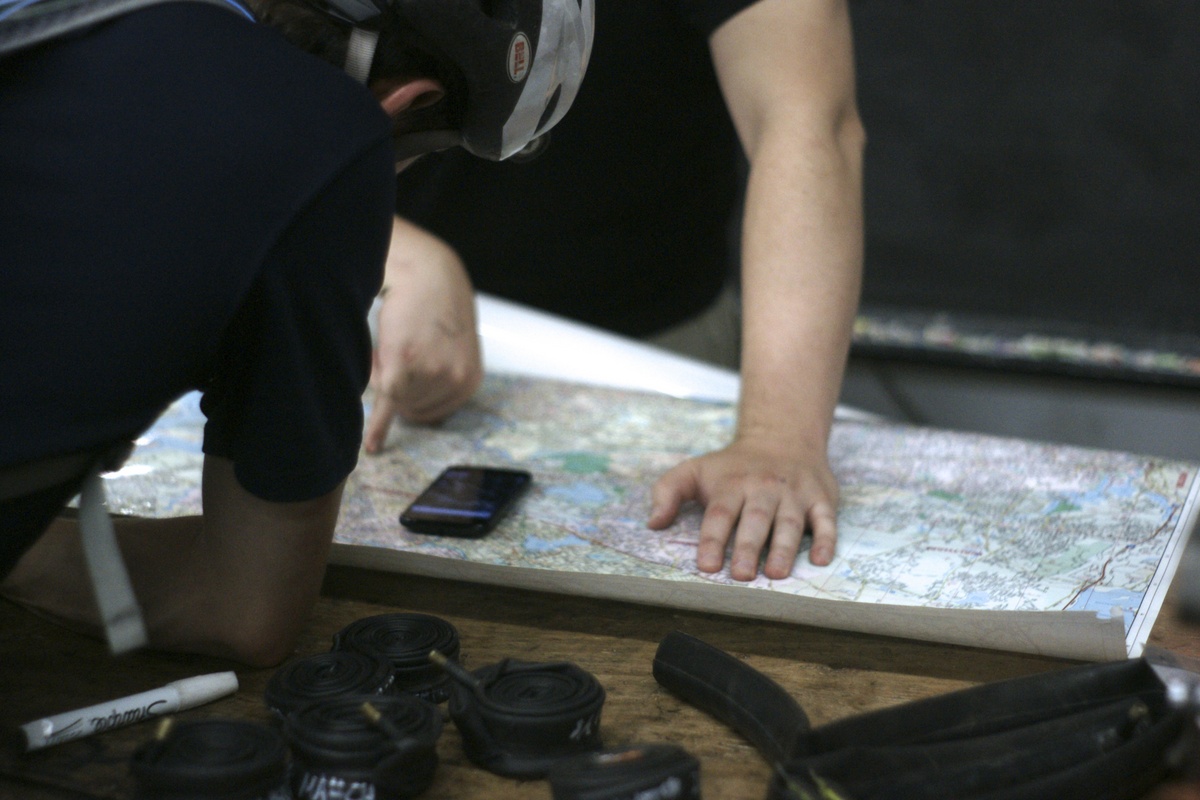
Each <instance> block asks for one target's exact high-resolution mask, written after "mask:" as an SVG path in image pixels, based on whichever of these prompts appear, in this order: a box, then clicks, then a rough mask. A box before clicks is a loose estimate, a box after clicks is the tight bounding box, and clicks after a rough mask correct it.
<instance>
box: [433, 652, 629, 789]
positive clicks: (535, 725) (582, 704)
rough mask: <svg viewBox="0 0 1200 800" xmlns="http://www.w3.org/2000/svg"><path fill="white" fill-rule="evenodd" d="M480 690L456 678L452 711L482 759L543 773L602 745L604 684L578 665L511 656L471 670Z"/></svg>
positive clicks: (523, 774)
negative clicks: (520, 658) (517, 658)
mask: <svg viewBox="0 0 1200 800" xmlns="http://www.w3.org/2000/svg"><path fill="white" fill-rule="evenodd" d="M471 674H472V675H473V676H474V677H475V678H476V679H477V680H478V681H479V688H478V691H475V690H473V689H472V688H470V687H467V686H464V685H462V684H460V683H457V682H456V683H455V684H454V685H453V687H452V688H451V692H450V705H449V710H450V717H451V719H453V720H454V724H455V726H456V727H457V728H458V730H459V732H460V733H461V734H462V738H463V750H464V751H465V752H466V754H467V757H468V758H469V759H470V760H471V761H472V762H473V763H475V764H476V765H478V766H480V767H483V768H484V769H486V770H488V771H489V772H493V773H495V774H497V775H504V776H507V777H514V778H541V777H544V776H545V775H546V773H547V772H548V771H549V769H550V768H551V767H553V766H554V764H555V763H557V762H558V761H559V760H561V759H563V758H566V757H569V756H573V755H578V754H580V753H586V752H590V751H593V750H598V749H600V747H601V741H600V712H601V709H602V707H603V705H604V697H605V695H604V689H603V687H601V686H600V684H599V682H598V681H597V680H596V679H595V677H593V676H592V675H591V674H590V673H588V672H586V671H584V670H582V669H580V668H579V667H577V666H575V665H574V664H570V663H566V662H558V663H531V662H524V661H517V660H515V659H505V660H504V661H501V662H499V663H497V664H493V665H491V666H487V667H483V668H481V669H478V670H475V671H473V672H472V673H471Z"/></svg>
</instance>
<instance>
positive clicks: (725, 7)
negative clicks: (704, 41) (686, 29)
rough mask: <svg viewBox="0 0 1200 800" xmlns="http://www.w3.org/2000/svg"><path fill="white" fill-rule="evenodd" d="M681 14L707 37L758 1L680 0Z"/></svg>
mask: <svg viewBox="0 0 1200 800" xmlns="http://www.w3.org/2000/svg"><path fill="white" fill-rule="evenodd" d="M678 1H679V13H680V15H681V16H683V18H684V19H686V20H687V21H688V22H689V23H691V24H692V25H693V26H695V28H696V29H697V30H699V31H700V32H701V33H703V34H704V35H705V36H711V35H712V32H713V31H715V30H716V29H717V28H719V27H721V25H723V24H724V23H725V22H726V21H727V20H728V19H729V18H730V17H732V16H733V15H734V14H737V13H738V12H739V11H741V10H742V9H744V8H746V7H748V6H752V5H754V3H755V2H757V0H678Z"/></svg>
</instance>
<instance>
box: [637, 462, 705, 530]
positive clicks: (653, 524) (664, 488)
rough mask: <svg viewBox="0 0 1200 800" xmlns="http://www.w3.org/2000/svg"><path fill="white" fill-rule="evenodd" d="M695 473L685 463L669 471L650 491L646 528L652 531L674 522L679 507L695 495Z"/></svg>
mask: <svg viewBox="0 0 1200 800" xmlns="http://www.w3.org/2000/svg"><path fill="white" fill-rule="evenodd" d="M697 488H698V487H697V484H696V473H695V471H694V470H693V469H692V468H691V465H690V464H689V463H687V462H685V463H683V464H679V465H678V466H676V467H674V468H673V469H671V470H669V471H668V472H667V473H666V474H664V475H663V476H662V477H661V478H659V479H658V480H657V481H655V483H654V487H653V488H652V489H651V490H650V518H649V519H648V520H646V526H647V527H649V528H650V529H652V530H660V529H662V528H665V527H667V526H668V525H670V524H671V523H672V522H673V521H674V520H675V515H676V514H678V513H679V507H680V506H681V505H683V503H684V501H685V500H692V499H694V498H695V497H696V493H697Z"/></svg>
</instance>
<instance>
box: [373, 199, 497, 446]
mask: <svg viewBox="0 0 1200 800" xmlns="http://www.w3.org/2000/svg"><path fill="white" fill-rule="evenodd" d="M385 272H386V275H385V278H384V288H383V291H381V293H380V297H381V304H380V307H379V330H378V336H379V339H378V343H377V345H376V348H375V352H374V354H373V357H372V363H371V387H372V388H373V389H374V390H375V398H374V402H373V403H372V406H371V416H370V418H369V419H368V420H367V426H366V431H365V434H364V437H363V446H364V448H365V449H366V451H367V452H368V453H377V452H379V451H380V450H381V449H382V447H383V442H384V440H385V439H386V438H387V432H388V429H389V428H390V427H391V424H392V419H393V418H394V417H395V416H397V415H399V416H400V417H402V418H403V419H405V420H408V421H409V422H417V423H432V422H438V421H440V420H442V419H444V418H445V417H447V416H449V415H450V414H451V413H453V412H454V411H456V410H457V409H458V408H459V407H461V406H462V405H463V404H464V403H465V402H466V401H467V400H468V399H470V397H471V395H472V394H474V392H475V390H476V389H477V388H479V384H480V382H481V381H482V380H483V359H482V356H481V354H480V347H479V337H478V335H477V334H476V329H475V297H474V291H473V289H472V287H471V281H470V278H469V277H468V276H467V271H466V269H465V268H464V267H463V264H462V260H461V259H460V258H459V257H458V254H457V253H455V252H454V250H453V249H451V248H450V246H449V245H447V244H446V243H445V242H443V241H441V240H440V239H438V238H437V237H435V236H433V235H432V234H429V233H427V232H426V231H424V230H421V229H420V228H417V227H416V226H415V225H412V224H411V223H408V222H405V221H404V220H401V219H399V218H397V219H396V223H395V225H394V226H393V229H392V243H391V247H390V249H389V251H388V261H387V267H386V270H385Z"/></svg>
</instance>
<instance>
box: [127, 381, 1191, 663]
mask: <svg viewBox="0 0 1200 800" xmlns="http://www.w3.org/2000/svg"><path fill="white" fill-rule="evenodd" d="M202 423H203V418H202V416H201V415H200V413H199V411H198V408H197V404H196V398H195V396H189V397H188V398H185V399H184V400H182V401H180V402H179V403H177V404H176V405H175V406H173V407H172V408H171V409H170V411H169V412H168V413H167V414H166V415H164V417H163V418H162V419H161V420H160V421H159V422H158V424H156V426H155V427H154V428H152V429H151V431H149V432H148V433H147V435H146V436H145V437H144V438H143V440H142V442H141V446H139V448H138V449H137V450H136V451H135V453H134V455H133V456H132V457H131V459H130V460H129V461H128V462H127V464H126V466H125V467H124V468H123V469H122V470H121V471H119V472H118V473H114V474H113V475H111V476H110V480H109V481H108V484H107V485H108V488H109V494H110V505H111V506H112V507H113V508H114V510H118V511H123V512H126V513H138V514H143V515H157V516H167V515H173V514H182V513H195V512H197V511H198V509H199V492H198V487H199V477H198V476H199V468H200V458H201V456H200V452H199V449H200V444H199V443H200V438H201V428H202ZM733 423H734V412H733V409H732V407H731V406H729V405H726V404H713V403H704V402H697V401H692V400H683V399H678V398H672V397H667V396H663V395H656V394H645V393H640V392H633V391H626V390H619V389H607V388H598V387H585V386H579V385H575V384H569V383H560V382H556V381H549V380H544V379H533V378H521V377H513V376H497V375H490V376H489V377H488V378H487V380H486V381H485V383H484V386H483V388H482V389H481V390H480V392H479V393H478V395H477V396H476V397H475V399H474V400H473V401H472V402H471V403H470V404H469V405H468V406H467V407H466V408H464V409H463V410H462V411H460V412H459V413H457V414H455V415H454V416H453V417H452V418H451V419H450V420H448V421H447V422H446V423H444V424H443V425H441V426H439V427H436V428H424V427H408V426H399V425H398V426H397V427H396V428H395V429H394V430H393V432H392V435H391V437H390V438H389V442H388V449H387V452H386V453H385V454H384V455H381V456H366V455H363V456H362V457H361V458H360V461H359V466H358V469H357V470H356V472H355V473H354V474H353V475H352V476H351V478H350V480H349V482H348V485H347V491H346V493H345V499H344V501H343V507H342V515H341V519H340V522H339V525H338V530H337V534H336V539H335V546H334V553H333V556H332V558H333V560H334V561H335V562H340V563H345V564H352V565H357V566H365V567H370V568H375V569H384V570H392V571H397V572H410V573H416V574H424V575H433V576H438V577H448V578H454V579H460V580H469V581H479V582H488V583H499V584H503V585H509V586H521V587H526V588H532V589H541V590H548V591H555V592H566V593H572V594H581V595H585V596H596V597H606V598H612V599H620V600H629V601H634V602H642V603H653V604H658V605H665V606H671V607H679V608H689V609H699V610H705V611H714V612H721V613H728V614H737V615H745V616H750V617H756V618H763V619H773V620H783V621H791V622H797V623H804V624H811V625H818V626H823V627H832V628H838V629H845V630H854V631H862V632H868V633H880V634H886V635H894V636H903V637H910V638H917V639H923V640H929V641H942V642H949V643H956V644H966V645H975V646H980V647H990V648H998V649H1006V650H1014V651H1018V652H1029V653H1043V654H1048V655H1058V656H1064V657H1070V658H1082V659H1092V660H1108V659H1116V658H1125V657H1126V656H1131V655H1138V654H1140V652H1141V650H1142V647H1143V645H1144V644H1145V641H1146V638H1147V637H1148V636H1149V633H1150V629H1151V627H1152V625H1153V623H1154V619H1155V617H1156V615H1157V613H1158V610H1159V607H1160V605H1161V602H1162V597H1163V594H1164V593H1165V592H1166V589H1167V587H1168V585H1169V583H1170V580H1171V577H1172V575H1173V573H1174V571H1175V568H1176V566H1177V565H1178V562H1179V556H1180V554H1181V551H1182V546H1183V544H1184V542H1185V541H1186V536H1187V533H1188V532H1189V531H1190V530H1191V528H1192V526H1193V524H1194V522H1195V516H1196V511H1197V509H1196V494H1197V486H1198V482H1197V481H1196V472H1197V466H1196V465H1194V464H1189V463H1183V462H1178V461H1172V460H1167V459H1160V458H1153V457H1148V456H1139V455H1133V454H1128V453H1118V452H1110V451H1101V450H1091V449H1085V448H1078V447H1065V446H1057V445H1047V444H1038V443H1032V442H1026V441H1021V440H1015V439H1005V438H999V437H993V436H980V435H971V434H964V433H955V432H948V431H941V430H933V429H926V428H917V427H911V426H904V425H894V424H883V423H878V422H861V421H838V422H837V423H835V425H834V431H833V436H832V439H831V445H830V454H831V460H832V464H833V468H834V471H835V473H836V474H837V477H838V480H839V482H840V484H841V487H842V502H841V507H840V510H839V515H838V526H839V540H838V555H837V557H836V558H835V560H834V561H833V563H832V564H830V565H829V566H826V567H814V566H812V565H811V564H809V563H807V561H806V560H805V559H804V558H803V557H802V558H801V559H800V561H799V562H798V564H797V566H796V568H795V570H794V571H793V573H792V576H791V577H790V578H788V579H786V580H775V581H773V580H769V579H766V578H764V577H759V578H758V579H757V580H755V581H753V582H751V583H748V584H747V583H741V582H738V581H734V580H733V579H731V578H730V577H729V575H728V573H727V572H722V573H718V574H716V575H706V574H704V573H701V572H699V571H698V570H696V568H695V566H694V560H695V549H696V540H697V535H698V531H699V521H700V511H699V509H695V508H693V509H689V510H688V511H687V512H686V513H685V514H684V515H683V516H682V518H681V519H680V520H679V521H678V522H677V523H676V524H675V525H674V526H672V527H671V528H670V529H668V530H667V531H663V532H655V531H650V530H648V529H647V528H646V527H645V520H646V518H647V517H648V515H649V508H650V496H649V491H650V486H651V485H652V484H653V482H654V479H655V478H656V477H657V476H658V475H660V474H661V473H662V472H663V471H665V470H666V469H668V468H669V467H671V466H673V465H674V464H676V463H678V462H679V461H680V460H681V459H682V458H683V457H685V456H688V455H693V454H699V453H703V452H706V451H709V450H712V449H715V448H717V447H720V446H721V445H723V444H725V443H726V442H728V441H729V439H730V437H731V434H732V428H733ZM452 463H471V464H486V465H518V466H522V467H524V468H526V469H529V470H530V471H531V472H532V473H533V474H534V478H535V482H534V486H533V488H532V489H531V490H530V491H529V492H528V493H527V494H526V496H525V497H524V498H523V499H522V501H521V503H520V504H519V505H518V506H517V508H516V510H515V512H514V513H513V515H512V516H511V517H510V518H508V519H507V520H506V521H505V522H504V523H503V524H502V525H501V526H500V527H499V528H498V529H497V530H496V531H494V532H493V533H492V534H489V535H488V536H487V537H486V538H484V539H480V540H463V539H449V538H442V537H432V536H423V535H418V534H412V533H409V532H408V531H406V530H404V529H403V528H401V527H400V525H399V522H398V516H399V513H400V511H401V510H402V509H403V508H404V506H406V505H407V504H408V502H409V501H410V500H411V499H412V497H413V496H414V495H415V494H416V493H417V492H418V491H419V490H420V489H421V488H423V487H424V486H425V485H426V484H427V483H428V482H429V481H430V480H431V479H432V478H433V477H434V476H435V475H436V474H437V473H438V472H440V471H441V469H442V468H443V467H445V466H447V465H449V464H452Z"/></svg>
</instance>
